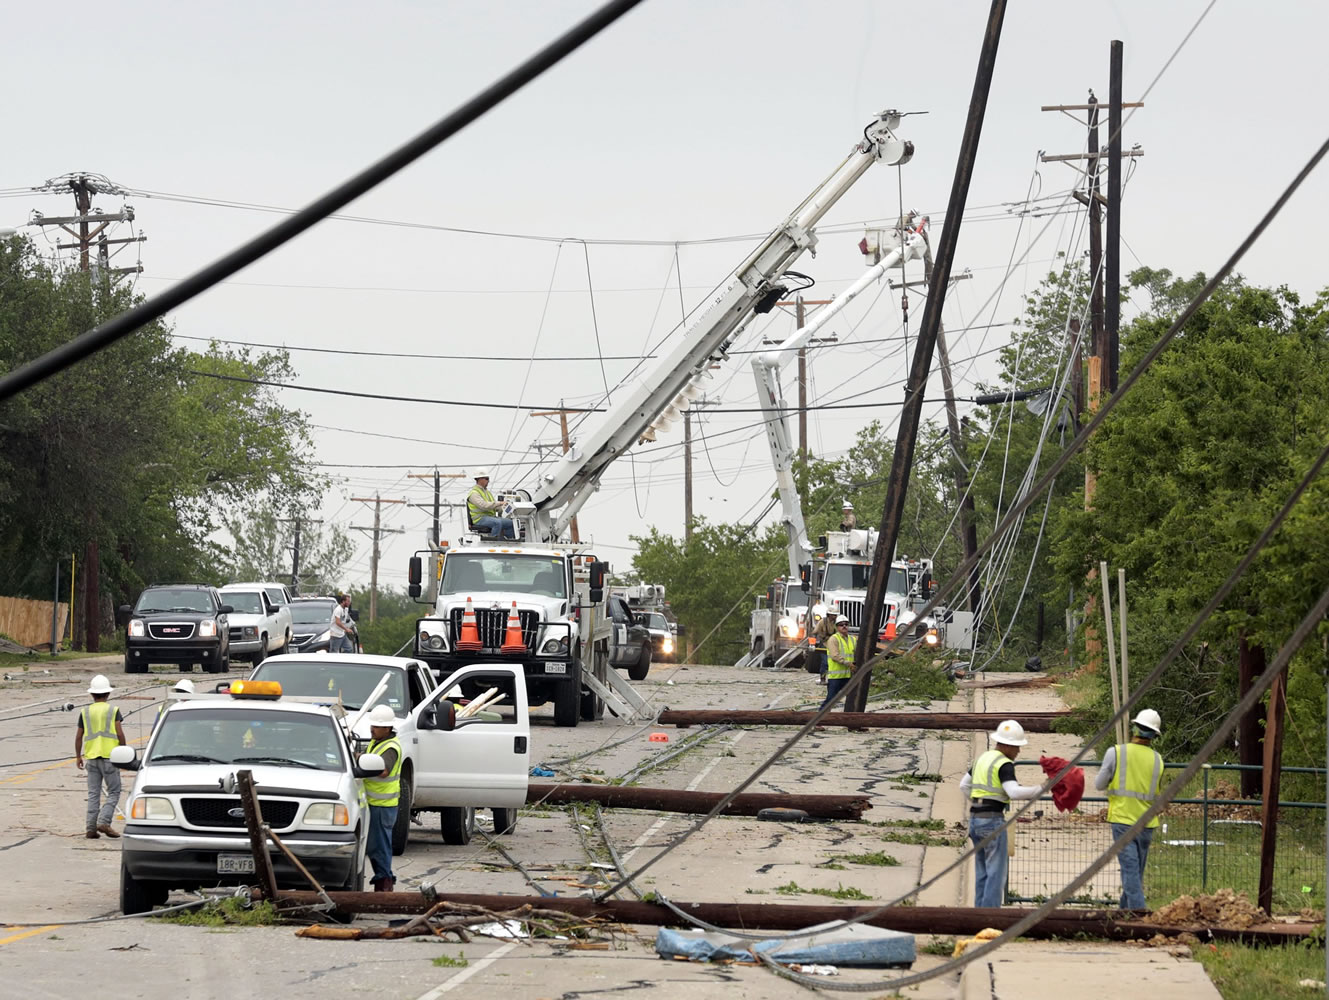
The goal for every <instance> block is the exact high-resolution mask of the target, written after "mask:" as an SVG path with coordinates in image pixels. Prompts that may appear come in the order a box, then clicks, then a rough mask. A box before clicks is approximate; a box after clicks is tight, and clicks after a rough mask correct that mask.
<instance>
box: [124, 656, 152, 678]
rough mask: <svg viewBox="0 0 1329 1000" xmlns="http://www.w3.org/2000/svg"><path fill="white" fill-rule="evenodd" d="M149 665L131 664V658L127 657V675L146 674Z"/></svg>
mask: <svg viewBox="0 0 1329 1000" xmlns="http://www.w3.org/2000/svg"><path fill="white" fill-rule="evenodd" d="M147 672H148V665H147V664H146V663H130V662H129V657H128V656H126V657H125V673H127V674H146V673H147Z"/></svg>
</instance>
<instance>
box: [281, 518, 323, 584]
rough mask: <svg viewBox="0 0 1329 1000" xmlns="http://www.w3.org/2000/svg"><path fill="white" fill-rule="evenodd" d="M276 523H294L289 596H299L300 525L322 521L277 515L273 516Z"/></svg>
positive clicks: (320, 522)
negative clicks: (276, 516)
mask: <svg viewBox="0 0 1329 1000" xmlns="http://www.w3.org/2000/svg"><path fill="white" fill-rule="evenodd" d="M273 520H275V521H276V522H277V523H278V524H294V525H295V536H294V538H293V539H292V545H291V596H292V597H299V596H300V526H301V525H302V524H322V523H323V522H322V521H315V520H313V519H311V518H308V517H278V518H274V519H273Z"/></svg>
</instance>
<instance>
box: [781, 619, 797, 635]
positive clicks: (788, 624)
mask: <svg viewBox="0 0 1329 1000" xmlns="http://www.w3.org/2000/svg"><path fill="white" fill-rule="evenodd" d="M780 634H781V635H782V636H784V637H785V638H786V639H792V638H794V636H796V635H798V624H797V623H796V622H795V621H793V619H790V618H781V619H780Z"/></svg>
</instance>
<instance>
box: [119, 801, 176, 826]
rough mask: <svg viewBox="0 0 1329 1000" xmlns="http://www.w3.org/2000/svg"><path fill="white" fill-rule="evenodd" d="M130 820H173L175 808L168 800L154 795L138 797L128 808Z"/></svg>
mask: <svg viewBox="0 0 1329 1000" xmlns="http://www.w3.org/2000/svg"><path fill="white" fill-rule="evenodd" d="M129 818H130V819H155V820H168V819H175V806H173V805H171V800H170V799H163V798H159V797H158V796H155V795H140V796H139V797H138V798H136V799H135V800H134V804H133V805H132V806H130V808H129Z"/></svg>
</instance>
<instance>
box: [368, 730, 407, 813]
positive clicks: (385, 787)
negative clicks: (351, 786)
mask: <svg viewBox="0 0 1329 1000" xmlns="http://www.w3.org/2000/svg"><path fill="white" fill-rule="evenodd" d="M384 750H396V751H397V760H396V762H395V763H394V764H393V765H392V770H391V771H389V772H388V776H387V777H386V778H366V779H365V796H366V797H367V798H368V799H369V804H370V805H371V806H380V807H382V808H387V807H389V806H395V805H396V804H397V795H398V790H399V789H400V788H401V743H400V742H399V741H398V739H397V737H395V736H389V737H388V738H387V739H386V740H374V741H373V742H371V743H370V744H369V750H368V751H367V752H368V753H377V754H381V753H382V752H383V751H384Z"/></svg>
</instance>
